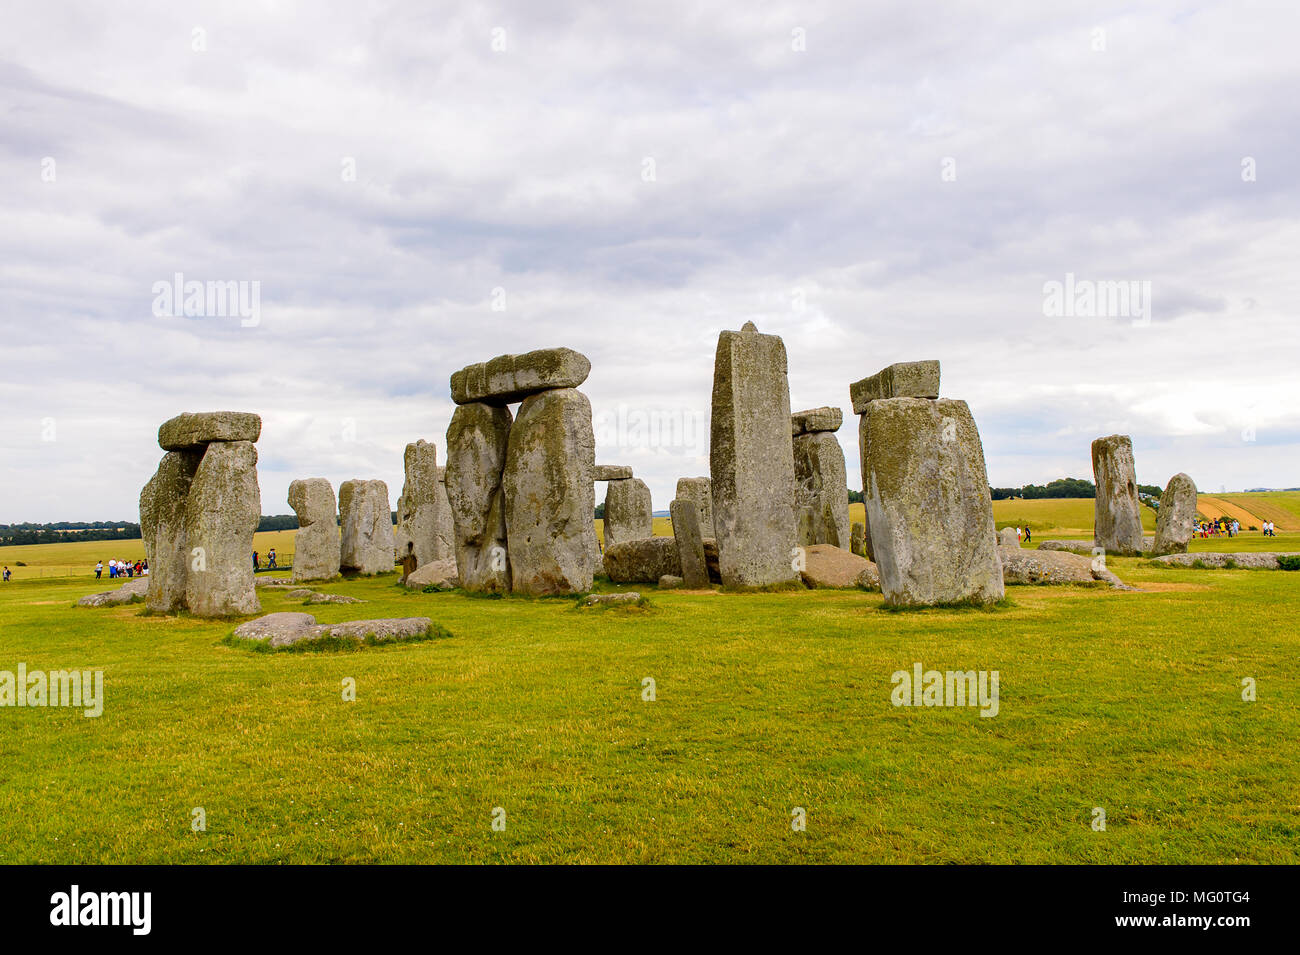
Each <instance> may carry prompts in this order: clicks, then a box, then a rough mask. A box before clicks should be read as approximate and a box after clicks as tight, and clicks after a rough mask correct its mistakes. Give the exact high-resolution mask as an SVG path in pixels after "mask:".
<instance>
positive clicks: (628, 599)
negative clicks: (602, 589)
mask: <svg viewBox="0 0 1300 955" xmlns="http://www.w3.org/2000/svg"><path fill="white" fill-rule="evenodd" d="M640 603H641V595H640V594H639V593H637V592H636V591H635V590H628V591H624V592H623V593H618V594H587V596H585V597H583V598H582V599H581V600H579V601H578V606H579V607H633V606H637V605H638V604H640Z"/></svg>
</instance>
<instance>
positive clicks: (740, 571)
mask: <svg viewBox="0 0 1300 955" xmlns="http://www.w3.org/2000/svg"><path fill="white" fill-rule="evenodd" d="M710 438H711V440H710V446H709V470H710V472H711V477H712V480H713V526H714V530H715V532H716V534H717V540H718V561H719V565H720V568H721V572H722V582H723V584H724V585H725V586H731V587H761V586H766V585H768V584H776V583H782V582H785V581H790V580H794V579H796V578H797V576H798V574H797V572H796V570H795V568H794V563H793V557H792V554H793V552H794V547H795V515H794V511H793V509H792V508H791V506H790V505H791V501H793V500H794V447H793V444H792V441H791V435H790V387H789V382H788V381H787V379H786V354H785V344H784V343H783V342H782V341H781V339H780V337H778V336H776V335H764V334H762V333H760V332H759V331H758V330H757V329H756V328H755V327H754V325H753V323H752V322H747V323H746V324H745V327H744V328H742V329H741V330H740V331H738V332H733V331H724V332H722V334H721V335H719V336H718V350H717V355H716V359H715V362H714V370H713V408H712V428H711V434H710Z"/></svg>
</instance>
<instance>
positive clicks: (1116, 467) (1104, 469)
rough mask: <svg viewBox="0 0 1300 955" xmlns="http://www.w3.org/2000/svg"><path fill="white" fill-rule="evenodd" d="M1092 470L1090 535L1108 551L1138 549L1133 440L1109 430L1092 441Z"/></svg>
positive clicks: (1139, 509) (1138, 513) (1138, 512)
mask: <svg viewBox="0 0 1300 955" xmlns="http://www.w3.org/2000/svg"><path fill="white" fill-rule="evenodd" d="M1092 473H1093V479H1094V481H1095V482H1096V485H1097V499H1096V503H1095V504H1094V507H1093V513H1094V519H1093V526H1094V536H1095V538H1096V540H1097V543H1098V544H1099V545H1100V546H1101V547H1104V548H1106V552H1107V553H1109V554H1122V555H1126V556H1133V555H1136V554H1139V553H1141V552H1142V547H1143V539H1142V504H1141V502H1140V501H1139V500H1138V492H1137V477H1136V472H1135V467H1134V463H1133V441H1132V439H1131V438H1129V436H1128V435H1126V434H1112V435H1110V436H1108V437H1105V438H1098V439H1097V440H1096V441H1094V442H1092Z"/></svg>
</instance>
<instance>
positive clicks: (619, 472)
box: [591, 464, 632, 481]
mask: <svg viewBox="0 0 1300 955" xmlns="http://www.w3.org/2000/svg"><path fill="white" fill-rule="evenodd" d="M631 476H632V469H631V468H630V467H626V466H624V465H621V464H597V465H596V466H595V468H594V469H593V470H592V472H591V479H592V480H593V481H626V480H627V479H628V478H630V477H631Z"/></svg>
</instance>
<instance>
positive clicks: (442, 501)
mask: <svg viewBox="0 0 1300 955" xmlns="http://www.w3.org/2000/svg"><path fill="white" fill-rule="evenodd" d="M435 533H436V535H437V539H438V546H437V547H436V548H435V553H436V554H437V557H436V558H435V559H436V560H443V559H445V558H448V557H450V558H451V559H452V560H453V561H454V560H455V559H456V525H455V523H454V522H453V521H452V519H451V502H450V501H448V500H447V469H446V468H445V467H440V468H438V520H437V524H436V530H435Z"/></svg>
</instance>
